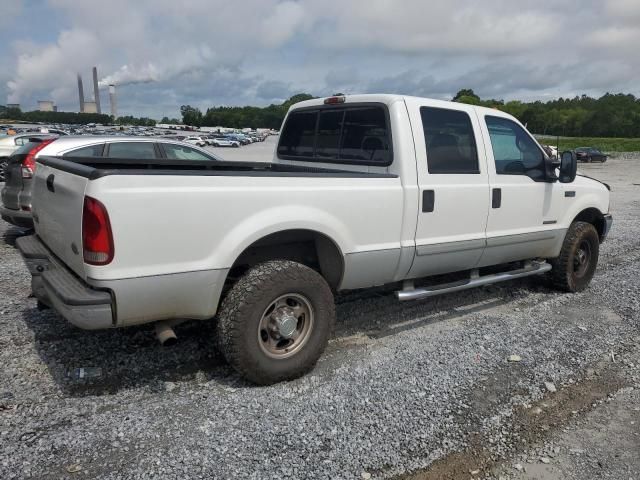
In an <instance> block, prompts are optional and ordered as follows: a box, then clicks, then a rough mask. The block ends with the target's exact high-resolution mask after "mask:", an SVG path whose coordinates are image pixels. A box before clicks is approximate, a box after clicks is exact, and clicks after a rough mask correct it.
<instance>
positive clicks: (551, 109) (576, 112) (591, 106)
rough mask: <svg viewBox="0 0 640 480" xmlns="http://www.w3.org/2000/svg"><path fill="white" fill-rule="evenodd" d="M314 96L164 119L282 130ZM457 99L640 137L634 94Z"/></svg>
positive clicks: (551, 131) (77, 120) (146, 121)
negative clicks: (290, 114)
mask: <svg viewBox="0 0 640 480" xmlns="http://www.w3.org/2000/svg"><path fill="white" fill-rule="evenodd" d="M311 98H314V97H313V96H312V95H309V94H307V93H300V94H298V95H294V96H293V97H291V98H289V99H288V100H286V101H285V102H283V103H282V104H279V105H275V104H272V105H269V106H266V107H252V106H245V107H223V106H220V107H215V106H214V107H210V108H208V109H207V110H206V112H204V113H203V112H202V111H201V110H200V109H199V108H196V107H192V106H191V105H182V106H181V107H180V114H181V116H182V120H178V119H176V118H168V117H164V118H163V119H162V120H161V121H160V123H169V124H178V123H183V124H184V125H190V126H193V127H201V126H207V127H216V126H223V127H231V128H245V127H249V128H254V129H255V128H272V129H276V130H278V129H280V127H281V125H282V121H283V119H284V116H285V115H286V113H287V110H288V109H289V107H290V106H291V105H293V104H294V103H298V102H301V101H303V100H309V99H311ZM452 100H453V101H455V102H461V103H468V104H472V105H482V106H486V107H490V108H496V109H498V110H502V111H504V112H507V113H510V114H511V115H513V116H514V117H516V118H517V119H519V120H520V121H521V122H522V123H524V124H526V125H527V128H528V129H529V131H531V132H533V133H536V134H541V135H554V136H555V135H561V136H569V137H618V138H638V137H640V99H638V98H636V97H635V96H633V95H631V94H623V93H617V94H612V93H607V94H605V95H603V96H601V97H600V98H592V97H589V96H587V95H582V96H579V97H574V98H562V97H561V98H558V99H556V100H550V101H547V102H542V101H535V102H521V101H519V100H510V101H507V102H505V101H504V100H496V99H485V100H483V99H481V98H480V97H479V96H478V95H476V94H475V92H474V91H473V90H471V89H463V90H460V91H459V92H458V93H457V94H456V95H455V96H454V97H453V99H452ZM0 118H4V119H12V120H22V121H26V122H45V123H65V124H86V123H102V124H114V123H115V124H117V125H141V126H153V125H155V124H156V121H155V120H153V119H151V118H146V117H140V118H137V117H133V116H130V115H129V116H123V117H119V118H117V119H116V120H115V121H114V119H113V117H111V116H110V115H106V114H100V115H99V114H97V113H75V112H40V111H33V112H22V111H20V109H17V108H7V107H5V106H1V105H0Z"/></svg>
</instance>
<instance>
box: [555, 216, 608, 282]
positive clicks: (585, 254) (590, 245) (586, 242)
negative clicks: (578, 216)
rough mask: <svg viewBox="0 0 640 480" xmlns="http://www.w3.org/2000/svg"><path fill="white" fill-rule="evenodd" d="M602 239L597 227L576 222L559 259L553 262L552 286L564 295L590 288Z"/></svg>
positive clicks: (565, 240)
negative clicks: (563, 292) (564, 293)
mask: <svg viewBox="0 0 640 480" xmlns="http://www.w3.org/2000/svg"><path fill="white" fill-rule="evenodd" d="M599 253H600V238H599V237H598V232H597V231H596V229H595V227H594V226H593V225H591V224H590V223H586V222H574V223H572V224H571V226H570V227H569V230H568V231H567V235H566V236H565V238H564V243H563V244H562V250H561V251H560V256H559V257H558V258H554V259H552V260H551V261H550V263H551V265H552V267H553V268H552V270H551V273H550V275H551V282H552V284H553V286H554V287H556V288H558V289H560V290H563V291H565V292H580V291H582V290H584V289H585V288H587V287H588V286H589V283H590V282H591V279H592V278H593V275H594V273H595V271H596V267H597V265H598V255H599Z"/></svg>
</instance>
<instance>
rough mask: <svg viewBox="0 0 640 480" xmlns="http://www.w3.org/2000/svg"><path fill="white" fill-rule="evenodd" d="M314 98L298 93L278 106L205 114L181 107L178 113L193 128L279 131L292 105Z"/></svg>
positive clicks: (219, 109) (213, 110) (218, 109)
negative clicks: (269, 129) (267, 129)
mask: <svg viewBox="0 0 640 480" xmlns="http://www.w3.org/2000/svg"><path fill="white" fill-rule="evenodd" d="M311 98H314V97H313V96H312V95H309V94H307V93H300V94H298V95H294V96H293V97H291V98H289V99H288V100H286V101H285V102H283V103H281V104H280V105H274V104H271V105H269V106H267V107H249V106H247V107H211V108H207V111H206V112H205V113H202V111H201V110H200V109H199V108H195V107H192V106H191V105H182V106H181V107H180V113H181V115H182V123H184V124H185V125H191V126H194V127H229V128H247V127H248V128H253V129H256V128H272V129H274V130H278V129H280V126H281V125H282V120H284V116H285V115H286V113H287V110H289V107H290V106H291V105H293V104H294V103H298V102H302V101H303V100H309V99H311Z"/></svg>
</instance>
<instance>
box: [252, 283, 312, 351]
mask: <svg viewBox="0 0 640 480" xmlns="http://www.w3.org/2000/svg"><path fill="white" fill-rule="evenodd" d="M313 323H314V312H313V307H312V306H311V302H310V301H309V299H308V298H306V297H305V296H303V295H300V294H298V293H287V294H285V295H281V296H279V297H278V298H276V299H275V300H274V301H272V302H271V303H270V304H269V306H268V307H267V308H266V309H265V310H264V312H263V314H262V317H261V318H260V323H259V324H258V345H260V348H261V349H262V351H263V352H264V353H265V354H266V355H267V356H268V357H271V358H276V359H284V358H288V357H291V356H293V355H295V354H296V353H298V352H299V351H300V350H301V349H302V347H304V345H305V344H306V343H307V341H308V340H309V337H310V336H311V332H312V330H313Z"/></svg>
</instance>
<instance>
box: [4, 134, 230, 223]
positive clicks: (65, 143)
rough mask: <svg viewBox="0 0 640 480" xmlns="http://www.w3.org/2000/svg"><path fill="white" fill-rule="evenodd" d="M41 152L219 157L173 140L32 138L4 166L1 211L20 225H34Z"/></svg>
mask: <svg viewBox="0 0 640 480" xmlns="http://www.w3.org/2000/svg"><path fill="white" fill-rule="evenodd" d="M40 155H47V156H54V157H62V158H65V159H67V160H71V161H73V159H74V158H84V159H86V158H88V157H103V156H109V158H112V159H113V158H125V159H144V160H153V159H169V160H195V161H207V162H210V161H212V160H213V161H221V159H220V158H218V157H216V156H215V155H213V154H211V153H209V152H207V151H206V150H202V149H200V148H197V147H194V146H193V145H188V144H185V143H182V142H179V141H176V140H173V139H171V140H164V139H159V138H158V139H153V138H146V137H121V136H110V137H107V136H77V137H74V136H65V137H61V138H57V137H51V136H49V137H47V138H31V141H30V142H27V143H26V144H24V145H23V146H22V147H20V148H19V150H18V151H16V152H15V153H14V154H13V155H11V156H10V157H9V159H8V162H7V167H6V184H5V186H4V188H3V189H2V193H1V196H2V205H1V206H0V215H1V216H2V218H3V219H4V220H6V221H7V222H9V223H12V224H14V225H17V226H19V227H25V228H31V227H33V219H32V214H31V191H32V189H33V184H32V182H33V175H34V173H35V170H36V159H37V158H38V157H39V156H40Z"/></svg>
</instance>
